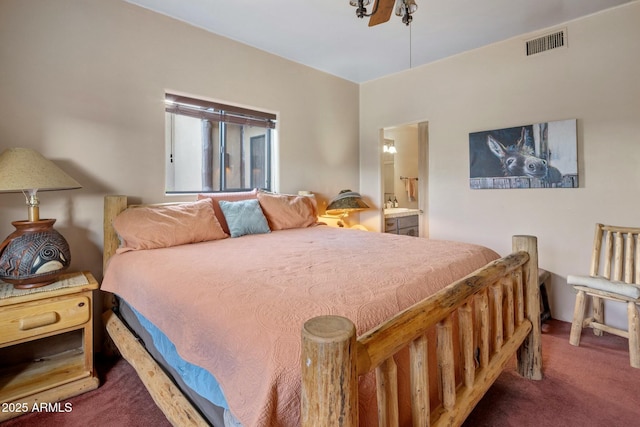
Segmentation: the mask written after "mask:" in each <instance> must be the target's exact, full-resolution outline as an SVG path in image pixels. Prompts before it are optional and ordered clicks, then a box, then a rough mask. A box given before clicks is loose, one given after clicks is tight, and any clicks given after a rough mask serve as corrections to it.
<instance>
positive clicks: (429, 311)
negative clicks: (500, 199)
mask: <svg viewBox="0 0 640 427" xmlns="http://www.w3.org/2000/svg"><path fill="white" fill-rule="evenodd" d="M537 277H538V255H537V241H536V238H535V237H532V236H514V237H513V253H512V254H511V255H509V256H506V257H504V258H501V259H499V260H496V261H494V262H492V263H490V264H489V265H487V266H486V267H484V268H482V269H480V270H477V271H476V272H474V273H473V274H471V275H469V276H467V277H465V278H463V279H461V280H458V281H457V282H455V283H453V284H451V285H449V286H447V287H446V288H445V289H443V290H442V291H440V292H438V293H436V294H434V295H433V296H431V297H429V298H427V299H426V300H423V301H421V302H419V303H417V304H415V305H414V306H412V307H410V308H408V309H406V310H405V311H403V312H401V313H399V314H398V315H396V316H395V317H393V318H392V319H390V320H388V321H387V322H385V323H383V324H381V325H379V326H378V327H376V328H375V329H373V330H371V331H369V332H367V333H365V334H364V335H362V336H360V337H358V338H356V332H355V326H354V325H353V323H352V322H351V321H350V320H348V319H345V318H343V317H337V316H322V317H316V318H313V319H310V320H309V321H307V322H306V323H305V325H304V328H303V331H302V358H301V362H302V363H301V365H302V414H301V415H302V416H301V418H302V425H303V426H305V427H306V426H315V427H318V426H353V427H356V426H358V420H359V416H358V376H360V375H364V374H367V373H369V372H371V371H375V376H376V387H377V396H378V418H379V425H380V426H397V425H398V424H399V421H398V381H397V367H396V362H395V360H394V357H393V356H394V355H395V354H396V353H398V351H400V350H401V349H403V348H405V347H408V348H409V354H410V365H411V366H410V384H411V385H410V387H411V408H412V420H413V425H414V426H444V425H446V426H451V425H454V426H457V425H461V424H462V422H463V421H464V420H465V418H466V417H467V416H468V415H469V413H470V412H471V411H472V410H473V408H474V407H475V405H476V404H477V403H478V401H479V400H480V399H481V398H482V396H483V395H484V394H485V392H486V391H487V390H488V389H489V387H490V386H491V385H492V384H493V382H494V381H495V380H496V378H497V377H498V375H500V372H501V371H502V370H503V368H504V367H505V366H506V364H507V363H508V362H509V360H510V359H511V357H512V356H513V355H514V354H516V355H517V369H518V372H519V373H520V374H521V375H523V376H524V377H526V378H529V379H542V354H541V337H540V320H539V319H540V297H539V287H538V281H537ZM454 316H455V317H456V318H457V319H455V320H457V322H458V333H457V335H458V338H459V343H460V346H459V347H460V354H459V357H456V356H457V355H455V354H454V342H453V341H454V332H453V330H454V328H453V323H454ZM433 327H435V329H436V336H437V338H436V341H437V343H436V349H437V350H436V357H435V360H430V359H429V355H428V354H427V335H426V334H427V331H428V330H429V329H430V328H433ZM429 364H436V366H437V372H438V380H437V383H438V388H439V390H438V392H439V395H440V401H441V404H440V405H438V407H436V408H430V397H429V396H430V393H429V378H428V376H429ZM456 372H461V377H462V381H461V383H458V382H456Z"/></svg>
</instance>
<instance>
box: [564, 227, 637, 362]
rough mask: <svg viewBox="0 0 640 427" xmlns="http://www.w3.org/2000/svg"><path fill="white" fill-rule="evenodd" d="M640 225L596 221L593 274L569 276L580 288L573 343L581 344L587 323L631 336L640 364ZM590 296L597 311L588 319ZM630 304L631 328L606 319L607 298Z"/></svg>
mask: <svg viewBox="0 0 640 427" xmlns="http://www.w3.org/2000/svg"><path fill="white" fill-rule="evenodd" d="M639 246H640V228H631V227H618V226H612V225H603V224H596V232H595V238H594V241H593V252H592V254H591V270H590V272H589V276H573V275H569V276H568V277H567V283H569V284H570V285H572V286H573V287H574V289H576V290H577V291H578V294H577V296H576V305H575V309H574V313H573V323H572V325H571V335H570V337H569V343H570V344H571V345H575V346H578V345H580V335H581V334H582V329H583V328H585V327H590V328H593V333H594V334H595V335H598V336H601V335H602V333H603V332H608V333H611V334H614V335H618V336H621V337H624V338H627V339H628V340H629V359H630V362H631V366H633V367H634V368H640V315H639V314H638V305H639V304H640V248H638V247H639ZM587 297H591V304H592V310H593V314H592V316H591V317H588V318H586V319H585V308H586V305H587ZM605 299H607V300H611V301H617V302H621V303H624V304H626V305H627V317H628V330H626V331H625V330H623V329H619V328H614V327H612V326H608V325H605V323H604V300H605Z"/></svg>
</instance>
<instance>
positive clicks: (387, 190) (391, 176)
mask: <svg viewBox="0 0 640 427" xmlns="http://www.w3.org/2000/svg"><path fill="white" fill-rule="evenodd" d="M385 143H393V141H392V140H387V139H385ZM382 177H383V185H384V201H385V202H386V201H387V200H389V198H391V200H393V199H394V197H395V188H394V187H395V159H394V154H393V153H382Z"/></svg>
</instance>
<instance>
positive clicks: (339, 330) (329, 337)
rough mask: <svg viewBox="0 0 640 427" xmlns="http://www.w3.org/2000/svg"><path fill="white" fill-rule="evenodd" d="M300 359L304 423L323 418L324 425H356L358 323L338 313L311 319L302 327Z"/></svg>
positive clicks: (304, 426) (353, 426)
mask: <svg viewBox="0 0 640 427" xmlns="http://www.w3.org/2000/svg"><path fill="white" fill-rule="evenodd" d="M301 362H302V363H301V365H302V393H301V394H302V395H301V399H302V413H301V416H300V419H301V425H302V426H303V427H306V426H315V425H317V424H318V422H319V420H322V422H321V425H331V426H340V427H357V426H358V377H357V371H356V327H355V325H354V324H353V323H352V322H351V321H350V320H349V319H346V318H344V317H339V316H320V317H314V318H313V319H310V320H308V321H307V322H306V323H305V324H304V327H303V329H302V361H301ZM331 390H341V392H342V393H340V394H339V393H331ZM345 396H346V398H344V397H345Z"/></svg>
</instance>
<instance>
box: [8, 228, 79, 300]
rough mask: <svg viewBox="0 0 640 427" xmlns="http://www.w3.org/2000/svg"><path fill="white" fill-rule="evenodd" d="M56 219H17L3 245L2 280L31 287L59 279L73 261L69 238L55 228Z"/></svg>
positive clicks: (19, 285) (16, 286)
mask: <svg viewBox="0 0 640 427" xmlns="http://www.w3.org/2000/svg"><path fill="white" fill-rule="evenodd" d="M55 222H56V220H55V219H41V220H38V221H14V222H12V223H11V224H13V226H14V227H15V228H16V231H14V232H13V233H11V234H10V235H9V236H8V237H7V238H6V239H5V240H4V242H2V244H0V280H2V281H4V282H7V283H11V284H13V287H14V288H20V289H28V288H37V287H40V286H45V285H48V284H50V283H53V282H55V281H56V279H57V278H58V276H59V275H60V274H62V273H63V272H64V271H65V270H66V269H67V268H68V267H69V264H70V262H71V253H70V251H69V245H68V244H67V241H66V240H65V239H64V237H62V235H61V234H60V233H58V232H57V231H56V230H54V229H53V223H55Z"/></svg>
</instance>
